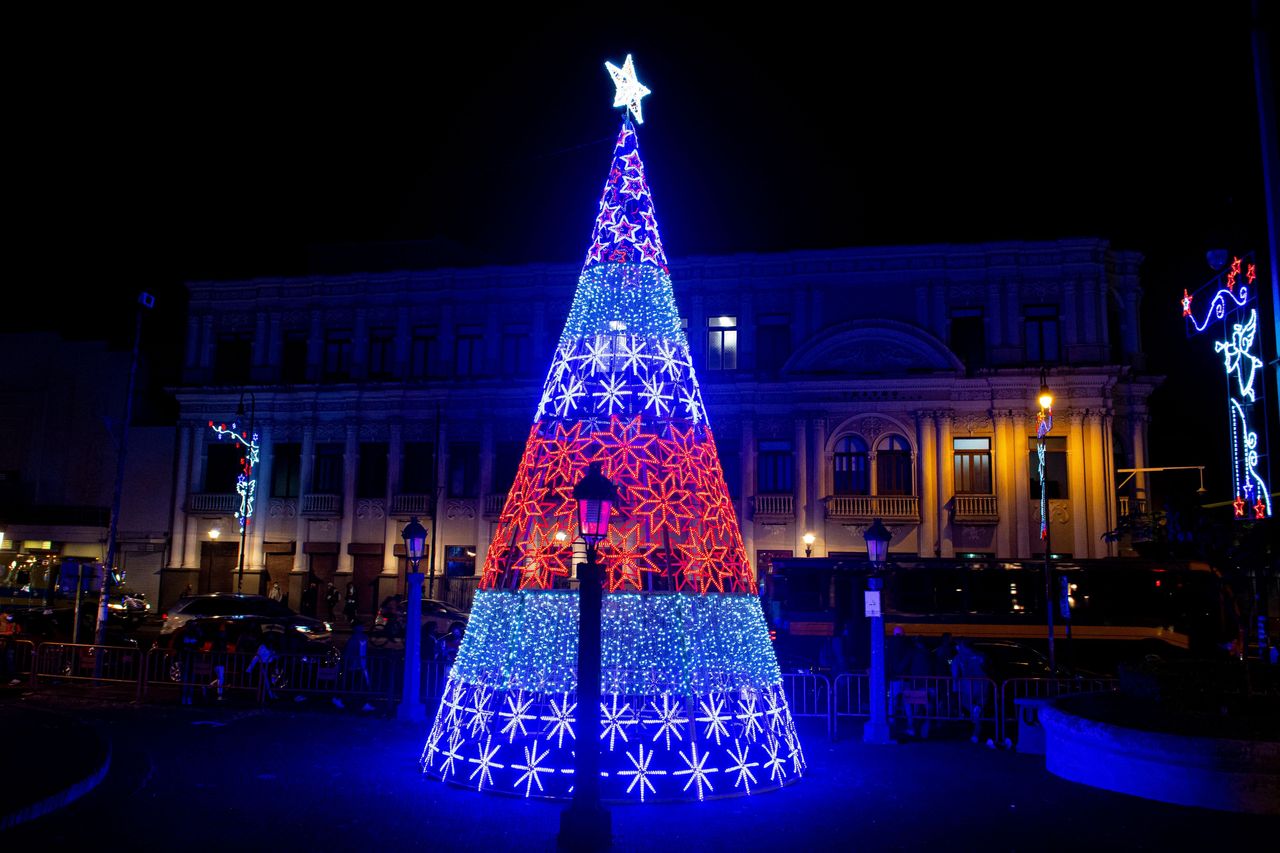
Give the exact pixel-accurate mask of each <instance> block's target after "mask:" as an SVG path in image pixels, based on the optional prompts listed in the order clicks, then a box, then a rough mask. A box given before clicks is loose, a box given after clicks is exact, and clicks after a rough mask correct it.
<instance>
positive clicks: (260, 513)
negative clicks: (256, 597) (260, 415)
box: [245, 423, 273, 590]
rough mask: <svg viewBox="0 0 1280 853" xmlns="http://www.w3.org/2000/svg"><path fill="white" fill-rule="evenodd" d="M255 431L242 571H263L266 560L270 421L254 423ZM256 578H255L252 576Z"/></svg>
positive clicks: (269, 492) (270, 459)
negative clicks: (255, 463) (255, 451)
mask: <svg viewBox="0 0 1280 853" xmlns="http://www.w3.org/2000/svg"><path fill="white" fill-rule="evenodd" d="M254 428H255V429H257V431H258V466H257V468H255V469H254V472H253V480H254V486H253V495H254V498H253V516H252V517H251V519H250V521H249V538H248V545H249V553H247V554H246V555H245V571H250V570H252V571H254V572H261V571H265V569H266V565H267V561H266V556H265V554H264V552H263V542H264V541H265V539H266V535H267V517H268V515H269V513H270V511H271V465H272V461H273V460H272V458H271V457H272V446H271V425H270V424H269V423H261V424H254ZM255 580H256V578H255ZM245 589H248V590H255V589H257V586H256V585H252V586H251V585H250V584H249V583H248V582H246V584H245Z"/></svg>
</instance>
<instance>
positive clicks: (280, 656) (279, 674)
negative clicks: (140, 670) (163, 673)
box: [160, 608, 342, 689]
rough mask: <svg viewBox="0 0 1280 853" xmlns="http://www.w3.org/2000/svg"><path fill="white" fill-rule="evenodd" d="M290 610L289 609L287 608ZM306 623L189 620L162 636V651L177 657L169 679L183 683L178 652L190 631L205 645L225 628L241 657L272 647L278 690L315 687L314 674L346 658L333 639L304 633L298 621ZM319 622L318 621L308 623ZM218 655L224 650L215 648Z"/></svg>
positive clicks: (170, 658)
mask: <svg viewBox="0 0 1280 853" xmlns="http://www.w3.org/2000/svg"><path fill="white" fill-rule="evenodd" d="M286 609H287V608H286ZM299 619H301V620H306V619H307V617H305V616H297V615H294V616H293V617H292V618H288V617H280V616H251V615H241V616H225V615H223V616H189V617H188V618H186V619H185V620H183V622H182V625H181V626H180V627H179V628H178V629H177V630H173V631H170V632H169V633H168V634H167V635H165V636H162V638H161V640H162V642H161V643H160V645H161V647H162V648H165V649H168V650H170V651H172V652H174V653H173V654H171V655H169V656H168V663H167V675H168V677H169V680H171V681H175V682H178V681H181V680H182V667H183V666H184V663H185V662H184V660H183V656H182V655H180V654H178V653H177V651H176V650H178V649H180V648H181V637H182V635H183V634H184V633H186V632H188V631H198V632H199V639H200V641H201V645H203V644H204V643H205V642H206V641H209V640H212V639H214V638H215V637H218V635H219V634H220V632H221V631H222V629H223V628H224V626H225V629H226V642H227V644H228V645H229V646H230V647H231V648H233V649H234V650H235V651H236V652H238V653H239V654H241V655H245V656H248V655H252V654H254V653H256V652H257V651H258V647H259V646H261V645H263V644H264V643H266V644H268V645H269V646H270V647H271V649H272V651H274V652H275V656H274V658H273V660H272V663H271V664H270V666H269V668H268V672H269V673H270V676H271V685H272V687H274V688H277V689H285V688H288V687H289V686H291V684H293V685H294V686H297V683H313V682H314V678H313V674H314V671H315V670H316V669H318V668H319V667H336V666H337V665H338V664H339V662H340V661H341V660H342V654H341V652H339V650H338V649H337V648H336V647H335V646H334V645H333V644H332V643H331V642H330V641H329V635H328V634H325V635H323V636H312V635H311V633H309V632H307V631H303V630H301V629H300V626H299V625H298V624H295V620H299ZM308 621H317V620H308ZM212 651H214V652H224V651H225V650H224V649H219V648H214V649H212ZM241 660H242V661H243V658H241Z"/></svg>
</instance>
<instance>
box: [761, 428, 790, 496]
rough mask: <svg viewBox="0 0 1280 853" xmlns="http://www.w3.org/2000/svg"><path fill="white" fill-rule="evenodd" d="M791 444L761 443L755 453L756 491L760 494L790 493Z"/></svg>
mask: <svg viewBox="0 0 1280 853" xmlns="http://www.w3.org/2000/svg"><path fill="white" fill-rule="evenodd" d="M793 462H794V460H793V457H792V455H791V442H789V441H762V442H760V443H759V446H758V448H757V453H756V489H757V491H758V492H759V493H760V494H764V495H776V494H789V493H790V492H791V491H792V488H793V487H792V465H793Z"/></svg>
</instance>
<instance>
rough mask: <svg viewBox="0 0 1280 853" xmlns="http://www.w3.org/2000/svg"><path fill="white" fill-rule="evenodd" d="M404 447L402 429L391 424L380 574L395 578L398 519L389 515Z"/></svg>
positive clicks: (398, 540) (398, 566)
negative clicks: (385, 525) (385, 526)
mask: <svg viewBox="0 0 1280 853" xmlns="http://www.w3.org/2000/svg"><path fill="white" fill-rule="evenodd" d="M403 447H404V428H403V427H402V426H401V425H400V424H398V423H392V424H391V435H390V439H389V441H388V442H387V511H386V519H387V528H386V530H385V531H384V534H383V539H382V573H383V574H384V575H391V576H392V577H395V576H396V575H397V574H399V572H400V560H399V558H398V557H396V554H395V551H396V545H397V544H399V543H400V541H401V540H400V530H401V527H402V525H401V524H400V519H399V518H396V517H395V516H393V515H392V513H391V508H392V505H393V504H394V503H395V498H396V495H397V494H398V493H399V492H400V465H401V463H400V455H401V453H402V452H403Z"/></svg>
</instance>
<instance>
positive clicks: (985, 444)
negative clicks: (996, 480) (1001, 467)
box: [951, 438, 993, 495]
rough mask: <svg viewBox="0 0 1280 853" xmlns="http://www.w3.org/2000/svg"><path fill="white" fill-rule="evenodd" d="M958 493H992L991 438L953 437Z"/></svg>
mask: <svg viewBox="0 0 1280 853" xmlns="http://www.w3.org/2000/svg"><path fill="white" fill-rule="evenodd" d="M951 443H952V453H953V454H954V455H953V457H952V458H953V459H954V460H955V492H956V494H957V495H990V494H993V492H992V491H991V439H989V438H956V439H952V442H951Z"/></svg>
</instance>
